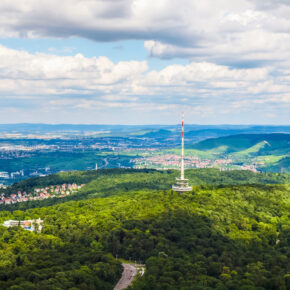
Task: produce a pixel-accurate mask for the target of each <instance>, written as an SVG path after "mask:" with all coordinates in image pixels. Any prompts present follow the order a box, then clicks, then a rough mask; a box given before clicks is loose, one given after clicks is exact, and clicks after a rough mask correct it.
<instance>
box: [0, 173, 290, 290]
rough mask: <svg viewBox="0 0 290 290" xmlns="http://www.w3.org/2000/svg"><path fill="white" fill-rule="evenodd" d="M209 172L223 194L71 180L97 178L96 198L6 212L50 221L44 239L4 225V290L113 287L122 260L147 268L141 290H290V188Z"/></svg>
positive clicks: (143, 179)
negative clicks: (182, 191)
mask: <svg viewBox="0 0 290 290" xmlns="http://www.w3.org/2000/svg"><path fill="white" fill-rule="evenodd" d="M195 172H198V171H195V170H193V171H192V172H187V176H189V177H190V179H191V180H193V175H194V173H195ZM209 172H210V171H209ZM209 172H206V170H204V172H203V174H204V176H205V175H206V173H207V175H208V176H209V180H210V179H211V183H214V182H216V184H219V186H213V185H211V186H207V185H196V184H194V189H193V192H190V193H187V194H184V195H179V194H177V193H174V192H172V191H171V190H166V189H162V190H160V189H161V188H160V189H158V186H160V187H162V186H163V185H162V183H163V182H166V181H167V180H168V181H169V179H170V180H171V178H173V177H174V176H173V175H174V172H173V173H172V172H171V171H168V172H167V171H164V172H158V171H153V170H150V171H147V172H146V171H142V172H137V171H133V170H129V171H126V170H123V171H122V170H121V171H119V172H118V170H115V171H114V170H111V171H110V170H108V171H103V172H94V173H92V172H87V173H83V174H81V173H71V176H70V174H68V173H66V174H64V173H63V174H62V175H63V176H61V175H60V176H58V178H67V180H68V178H72V179H73V178H76V177H77V176H76V175H77V174H78V175H79V178H87V182H88V184H87V186H86V187H84V189H83V190H84V192H83V193H85V192H86V193H87V196H91V198H90V199H89V200H80V201H68V202H65V203H62V204H57V205H54V206H48V207H42V208H35V209H29V210H27V211H19V210H17V211H15V212H14V213H11V212H7V211H6V212H1V213H0V221H1V222H3V221H4V220H7V219H11V218H13V219H19V220H22V219H28V218H38V217H40V218H42V219H43V220H44V223H45V225H44V229H43V232H42V233H38V234H35V233H30V232H27V231H24V230H23V229H21V228H10V229H6V228H4V227H0V251H1V262H0V277H1V279H0V288H1V289H8V288H9V287H14V288H10V289H113V285H114V284H115V283H116V281H117V280H118V279H119V277H120V275H121V265H120V262H119V261H118V260H115V259H114V258H113V257H116V255H117V256H118V257H119V258H125V259H128V260H137V261H140V262H144V263H146V272H145V275H144V276H143V277H142V278H139V279H138V280H137V281H136V282H135V283H134V285H133V286H132V289H136V290H137V289H138V290H139V289H289V287H290V275H289V274H290V273H289V269H290V259H289V255H290V246H289V239H290V219H289V210H290V187H289V185H288V184H284V185H279V184H276V185H275V184H273V185H263V184H260V185H247V184H245V183H246V182H245V180H246V178H249V175H247V172H238V171H237V172H234V173H232V174H233V175H232V176H231V178H232V180H233V179H235V180H238V177H239V175H240V178H239V181H237V182H238V183H244V185H223V186H221V184H222V180H223V179H224V180H225V182H227V181H229V180H226V178H225V175H222V174H224V173H220V172H219V171H213V172H211V174H210V173H209ZM93 174H95V175H97V174H98V175H99V176H98V177H97V178H96V176H95V177H94V178H93V177H92V175H93ZM171 174H173V175H171ZM200 174H201V172H200ZM243 174H245V176H243ZM249 174H253V173H249ZM65 175H66V177H65ZM73 175H74V177H73ZM196 175H197V174H196ZM196 175H195V176H196ZM168 176H170V178H169V179H168ZM214 176H215V179H216V180H214ZM234 176H235V177H234ZM255 176H259V178H260V181H261V182H262V180H263V179H264V182H266V180H268V181H269V180H270V179H271V177H272V179H274V177H275V176H276V178H277V180H275V182H277V181H279V178H283V179H284V181H287V175H278V174H276V175H275V174H273V175H271V174H256V175H255V174H253V175H252V178H253V180H255V178H257V177H255ZM48 178H51V180H50V181H52V180H54V178H56V176H54V177H48ZM48 178H46V179H34V180H33V181H30V182H31V183H30V185H31V186H32V185H33V184H34V185H35V184H36V183H37V184H39V182H40V181H41V182H44V180H46V181H48ZM90 178H91V180H90ZM228 178H229V179H230V177H229V176H228ZM62 180H63V179H62ZM82 180H83V179H82ZM196 180H198V179H196ZM253 180H252V181H253ZM59 181H60V180H58V182H59ZM255 181H257V179H256V180H255ZM273 181H274V180H273ZM280 181H282V179H280ZM28 182H29V181H26V185H27V183H28ZM22 184H24V183H22ZM16 285H18V286H17V287H18V288H17V287H16ZM73 287H74V288H73ZM193 287H194V288H193Z"/></svg>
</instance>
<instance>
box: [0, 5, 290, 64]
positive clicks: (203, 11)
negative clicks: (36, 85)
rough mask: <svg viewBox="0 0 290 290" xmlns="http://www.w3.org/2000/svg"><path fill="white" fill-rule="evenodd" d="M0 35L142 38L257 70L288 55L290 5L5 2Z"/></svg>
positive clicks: (152, 48) (154, 45)
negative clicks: (255, 67) (257, 67)
mask: <svg viewBox="0 0 290 290" xmlns="http://www.w3.org/2000/svg"><path fill="white" fill-rule="evenodd" d="M0 13H1V18H0V36H2V37H5V36H13V37H34V38H35V37H59V38H64V37H72V36H78V37H83V38H89V39H92V40H95V41H117V40H124V39H143V40H144V41H145V47H146V49H147V50H148V51H149V53H150V55H152V56H155V57H161V58H171V57H176V56H179V57H186V58H191V59H194V61H207V62H216V63H219V64H231V65H233V66H239V65H241V63H242V64H243V65H251V66H257V65H259V66H261V65H263V64H264V63H265V62H266V64H267V62H269V61H283V59H285V58H286V57H289V51H290V18H289V15H290V5H289V1H288V0H284V1H283V0H281V1H275V0H266V1H264V0H254V1H252V0H235V1H232V0H215V1H212V0H203V1H199V0H158V1H155V0H147V1H144V0H97V1H91V0H63V1H57V0H49V1H39V0H26V1H23V0H13V1H11V0H2V1H1V2H0Z"/></svg>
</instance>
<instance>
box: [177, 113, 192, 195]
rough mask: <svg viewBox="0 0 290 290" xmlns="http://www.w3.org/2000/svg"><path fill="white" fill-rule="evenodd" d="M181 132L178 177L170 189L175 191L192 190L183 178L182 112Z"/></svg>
mask: <svg viewBox="0 0 290 290" xmlns="http://www.w3.org/2000/svg"><path fill="white" fill-rule="evenodd" d="M181 124H182V132H181V166H180V178H176V184H174V185H172V190H174V191H177V192H186V191H192V187H191V186H189V185H188V179H185V178H184V113H183V112H182V123H181Z"/></svg>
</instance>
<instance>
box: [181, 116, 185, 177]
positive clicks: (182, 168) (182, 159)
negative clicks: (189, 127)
mask: <svg viewBox="0 0 290 290" xmlns="http://www.w3.org/2000/svg"><path fill="white" fill-rule="evenodd" d="M180 171H181V172H180V173H181V176H180V179H181V180H183V179H184V113H183V112H182V131H181V168H180Z"/></svg>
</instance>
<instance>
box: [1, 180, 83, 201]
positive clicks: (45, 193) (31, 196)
mask: <svg viewBox="0 0 290 290" xmlns="http://www.w3.org/2000/svg"><path fill="white" fill-rule="evenodd" d="M84 185H85V184H81V185H77V184H76V183H72V184H66V183H65V184H61V185H51V186H46V187H43V188H35V189H34V191H33V192H32V193H31V192H25V191H21V190H19V191H17V192H16V193H12V194H10V195H9V196H7V195H5V194H4V193H1V192H0V205H1V204H13V203H17V202H25V201H30V200H42V199H47V198H55V197H58V198H62V197H65V196H68V195H70V194H72V193H75V192H77V191H78V190H80V189H81V188H82V187H83V186H84Z"/></svg>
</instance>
